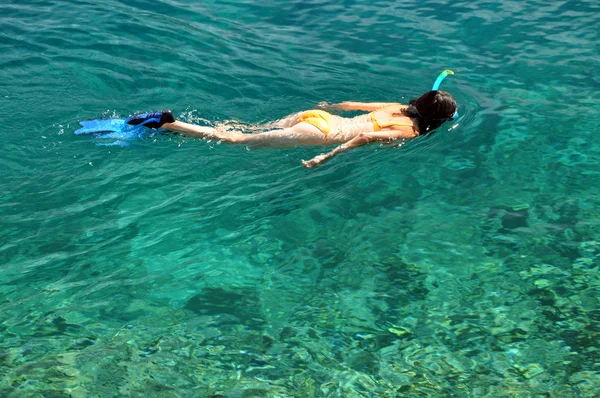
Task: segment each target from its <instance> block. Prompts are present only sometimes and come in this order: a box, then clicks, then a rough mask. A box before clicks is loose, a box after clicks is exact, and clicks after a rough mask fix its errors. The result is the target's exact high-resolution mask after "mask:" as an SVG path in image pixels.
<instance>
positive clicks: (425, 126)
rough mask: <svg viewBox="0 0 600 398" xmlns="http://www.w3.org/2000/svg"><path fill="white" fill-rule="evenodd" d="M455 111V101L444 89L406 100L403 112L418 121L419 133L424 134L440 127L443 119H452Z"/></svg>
mask: <svg viewBox="0 0 600 398" xmlns="http://www.w3.org/2000/svg"><path fill="white" fill-rule="evenodd" d="M455 112H456V101H455V100H454V98H452V96H451V95H450V94H448V93H447V92H445V91H440V90H435V91H429V92H426V93H425V94H423V95H422V96H420V97H419V98H417V99H411V100H410V101H408V108H406V109H405V110H404V114H406V116H408V117H412V118H416V119H417V120H418V123H419V135H425V134H428V133H430V132H432V131H433V130H435V129H436V128H438V127H440V126H441V125H442V124H443V123H444V122H445V121H447V120H452V116H454V113H455Z"/></svg>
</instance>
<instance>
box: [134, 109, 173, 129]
mask: <svg viewBox="0 0 600 398" xmlns="http://www.w3.org/2000/svg"><path fill="white" fill-rule="evenodd" d="M174 121H175V118H174V117H173V112H171V111H169V110H166V111H158V112H146V113H137V114H135V115H133V116H129V118H127V124H131V125H134V126H138V125H141V126H144V127H148V128H151V129H158V128H160V127H161V126H162V125H163V124H165V123H173V122H174Z"/></svg>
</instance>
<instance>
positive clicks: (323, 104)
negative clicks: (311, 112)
mask: <svg viewBox="0 0 600 398" xmlns="http://www.w3.org/2000/svg"><path fill="white" fill-rule="evenodd" d="M315 109H322V110H324V111H329V110H331V109H333V105H331V104H330V103H329V102H327V101H322V102H319V103H318V104H317V106H316V107H315Z"/></svg>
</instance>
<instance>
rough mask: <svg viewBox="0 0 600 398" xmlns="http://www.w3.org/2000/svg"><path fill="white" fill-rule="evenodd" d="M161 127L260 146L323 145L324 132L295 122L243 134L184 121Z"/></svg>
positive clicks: (199, 136) (201, 136) (232, 142)
mask: <svg viewBox="0 0 600 398" xmlns="http://www.w3.org/2000/svg"><path fill="white" fill-rule="evenodd" d="M161 128H163V129H167V130H171V131H177V132H180V133H184V134H186V135H189V136H193V137H197V138H205V139H216V140H221V141H224V142H228V143H231V144H246V145H251V146H260V147H280V148H285V147H293V146H299V145H324V144H325V143H326V142H325V134H323V133H322V132H321V130H319V129H318V128H316V127H315V126H313V125H312V124H308V123H305V122H302V123H297V124H295V125H293V126H291V127H288V128H283V129H279V130H272V131H267V132H263V133H252V134H244V133H242V132H240V131H235V130H234V131H231V130H221V129H218V128H213V127H204V126H197V125H195V124H189V123H184V122H178V121H176V122H173V123H165V124H163V125H162V126H161Z"/></svg>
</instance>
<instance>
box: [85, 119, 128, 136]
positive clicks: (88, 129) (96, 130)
mask: <svg viewBox="0 0 600 398" xmlns="http://www.w3.org/2000/svg"><path fill="white" fill-rule="evenodd" d="M79 124H80V125H81V128H80V129H78V130H75V132H74V134H75V135H88V134H104V133H118V132H121V131H123V130H124V129H126V127H127V120H126V119H91V120H83V121H81V122H79Z"/></svg>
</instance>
